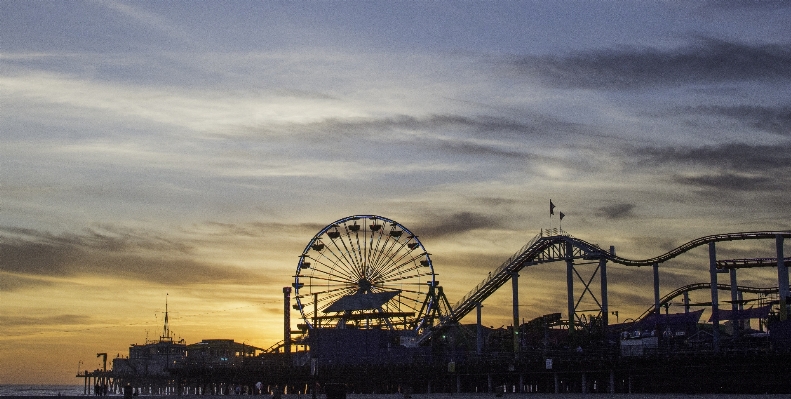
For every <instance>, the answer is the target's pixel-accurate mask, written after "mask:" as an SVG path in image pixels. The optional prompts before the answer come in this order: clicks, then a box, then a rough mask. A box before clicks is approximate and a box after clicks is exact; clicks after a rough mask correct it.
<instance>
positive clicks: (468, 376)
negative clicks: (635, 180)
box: [79, 215, 791, 393]
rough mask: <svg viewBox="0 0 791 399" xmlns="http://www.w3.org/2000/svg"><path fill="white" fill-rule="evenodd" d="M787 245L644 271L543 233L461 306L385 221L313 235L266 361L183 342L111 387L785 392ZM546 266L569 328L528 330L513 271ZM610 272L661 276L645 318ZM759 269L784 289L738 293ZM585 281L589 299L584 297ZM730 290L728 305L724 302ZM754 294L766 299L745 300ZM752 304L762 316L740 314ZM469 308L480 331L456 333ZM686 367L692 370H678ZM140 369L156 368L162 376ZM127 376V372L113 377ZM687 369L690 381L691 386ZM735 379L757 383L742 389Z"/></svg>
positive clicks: (255, 353) (652, 261)
mask: <svg viewBox="0 0 791 399" xmlns="http://www.w3.org/2000/svg"><path fill="white" fill-rule="evenodd" d="M788 238H791V231H762V232H747V233H730V234H717V235H711V236H705V237H701V238H698V239H695V240H692V241H689V242H687V243H685V244H683V245H681V246H679V247H677V248H675V249H673V250H671V251H669V252H667V253H665V254H662V255H659V256H656V257H653V258H649V259H644V260H634V259H627V258H624V257H621V256H618V255H617V254H616V251H615V248H614V247H609V248H607V249H603V248H600V247H599V246H597V245H594V244H591V243H589V242H587V241H584V240H581V239H578V238H575V237H572V236H571V235H569V234H567V233H566V232H564V231H562V230H558V229H550V230H541V231H540V232H539V233H538V234H537V235H535V237H533V238H532V239H531V240H530V241H529V242H528V243H527V244H526V245H524V246H523V247H522V248H521V249H520V250H518V251H517V252H516V253H514V254H513V255H512V256H510V257H509V258H508V259H507V260H505V261H504V262H503V263H502V264H501V265H500V266H499V267H497V268H495V269H494V270H492V272H491V273H489V274H488V276H487V277H486V278H485V279H483V281H481V282H480V283H479V284H477V285H476V286H475V287H474V288H473V289H472V290H470V291H469V292H468V293H467V294H466V295H464V296H463V297H462V298H461V299H460V300H459V301H457V302H456V303H455V304H453V305H451V303H450V302H449V301H448V299H447V298H446V296H445V294H444V290H443V288H442V286H440V284H439V281H438V280H437V279H436V276H437V275H436V273H435V271H434V265H433V264H432V261H431V254H430V253H429V252H428V251H427V249H426V248H425V247H424V245H423V243H422V242H421V241H420V240H419V238H418V236H417V235H416V234H415V233H413V232H412V231H410V230H409V229H407V228H406V227H405V226H403V225H401V224H400V223H398V222H396V221H394V220H391V219H388V218H386V217H382V216H377V215H353V216H348V217H345V218H342V219H338V220H336V221H335V222H332V223H330V224H328V225H327V226H325V227H324V228H322V229H321V230H319V231H318V232H317V233H316V234H315V235H314V236H313V237H312V238H311V239H310V241H309V242H308V244H307V245H306V246H305V248H304V250H303V251H302V253H301V254H300V255H299V260H298V262H297V267H296V272H295V275H294V280H293V284H292V285H291V286H290V287H284V288H283V294H284V339H283V340H282V341H281V342H279V343H277V344H275V345H273V346H272V347H270V348H269V349H266V350H263V349H259V348H252V347H238V348H237V346H239V344H236V343H234V342H232V341H229V342H223V343H222V344H223V345H225V346H224V348H226V349H225V351H224V352H222V353H224V354H225V357H223V358H221V359H220V358H217V359H214V358H212V356H213V355H212V354H214V353H219V352H218V348H217V347H216V346H217V345H219V344H220V343H219V342H216V341H217V340H214V341H213V340H204V341H203V342H201V343H200V344H193V345H185V344H183V343H179V345H183V346H184V347H183V348H181V347H179V348H177V349H176V351H175V352H174V350H173V348H170V347H168V348H164V349H163V350H164V351H165V352H167V353H171V354H172V353H179V354H180V355H179V360H178V361H173V359H172V358H171V357H168V360H167V365H166V366H165V367H164V368H163V369H162V370H158V371H157V373H153V374H151V375H150V376H149V375H139V374H140V373H139V372H137V371H135V372H132V371H129V370H132V369H134V370H139V369H140V368H141V366H137V368H135V367H131V368H130V367H126V370H127V371H129V372H128V373H127V374H124V375H114V374H113V372H106V371H105V372H103V374H102V376H103V378H107V377H108V376H112V377H114V378H115V381H116V382H115V386H119V384H120V383H123V382H125V381H126V382H135V383H136V384H138V385H141V386H147V387H148V389H149V390H148V392H153V391H152V388H151V387H152V386H153V385H156V384H158V386H160V392H167V393H173V392H178V393H181V392H196V393H197V392H201V393H203V392H209V393H217V392H228V390H229V389H231V386H232V385H233V384H234V383H236V382H237V381H242V382H244V383H245V384H249V385H250V386H252V385H253V384H254V382H255V380H256V379H261V378H264V377H263V376H266V377H265V378H266V379H267V381H269V383H270V386H272V385H273V384H278V385H280V386H290V387H291V389H292V391H293V390H296V391H297V392H306V391H308V390H311V389H312V388H310V387H312V386H313V384H314V383H316V382H318V381H323V382H333V381H334V382H343V383H345V384H346V385H347V386H349V387H350V389H355V390H358V391H360V392H377V391H378V392H393V391H402V389H405V388H404V387H406V386H409V387H410V388H409V389H410V390H411V389H412V388H411V387H413V386H415V387H419V386H423V387H424V389H421V388H417V390H418V391H425V392H431V391H432V384H434V385H433V386H434V388H433V389H434V390H435V391H437V390H438V391H443V390H444V391H450V392H453V391H457V392H462V391H465V390H466V391H475V392H478V391H488V392H492V391H493V389H494V387H495V386H498V385H499V384H504V385H503V386H509V387H511V388H509V389H513V391H515V392H522V391H531V392H532V391H542V392H553V391H554V392H563V391H569V392H571V391H576V392H588V391H590V390H594V391H595V390H601V391H608V392H632V391H633V382H634V383H635V384H639V385H640V387H641V388H640V389H642V390H643V391H648V392H673V391H695V392H710V391H730V392H752V391H754V390H756V389H757V391H760V392H785V393H788V392H791V386H789V385H788V384H787V382H786V381H785V378H784V377H783V376H782V375H781V373H774V374H773V373H761V372H757V371H756V370H760V369H762V368H761V367H758V366H759V365H761V366H766V367H770V368H777V370H785V369H787V368H788V367H789V366H791V362H790V361H789V360H788V359H789V358H788V353H789V352H791V320H788V318H789V315H788V312H789V309H788V308H789V306H788V305H789V300H791V298H789V278H788V269H787V266H788V264H789V262H791V258H788V257H785V255H784V252H783V249H784V248H783V247H784V241H785V240H786V239H788ZM741 240H771V241H774V243H775V249H776V257H773V258H767V257H761V258H750V259H720V258H718V256H717V248H718V244H720V243H724V242H728V241H741ZM697 247H707V248H708V255H709V256H708V265H707V266H708V273H707V276H706V278H705V280H704V281H703V282H699V283H695V284H690V285H686V286H684V287H680V288H677V289H675V290H673V291H671V292H670V293H668V294H666V295H664V296H661V295H660V294H661V292H660V284H659V281H660V279H659V278H660V270H661V268H662V266H663V265H664V264H665V263H666V262H668V261H670V260H671V259H674V258H675V257H677V256H679V255H682V254H684V253H686V252H688V251H690V250H692V249H694V248H697ZM552 263H560V264H561V266H563V268H564V269H565V272H566V273H565V275H566V281H565V283H566V284H565V285H566V290H567V292H566V298H567V299H566V301H565V302H566V303H565V309H564V310H565V312H564V313H565V316H566V317H565V318H564V317H562V316H563V315H562V314H561V313H553V314H549V315H544V316H540V317H538V318H536V319H534V320H532V321H529V322H527V323H520V315H519V308H520V305H519V293H518V287H519V284H518V279H519V273H520V272H521V271H523V270H525V269H527V268H531V267H538V266H540V265H546V264H552ZM611 264H618V265H622V266H624V267H650V268H651V269H652V271H653V306H651V308H650V309H648V310H647V311H646V312H645V313H643V314H642V315H640V316H639V317H638V318H636V319H632V320H631V321H625V322H623V323H621V322H620V320H618V316H617V315H618V312H617V311H611V309H610V308H609V295H608V276H607V268H608V265H611ZM755 267H771V268H776V269H777V280H776V281H777V284H776V285H775V284H770V286H768V287H747V286H741V285H738V281H737V272H738V271H739V270H741V269H743V268H755ZM591 269H592V271H590V270H591ZM588 271H590V274H588V275H585V273H587V272H588ZM721 276H727V278H726V279H723V278H722V277H721ZM722 280H727V281H722ZM508 281H511V292H512V297H513V308H512V311H513V324H512V326H510V327H508V328H507V329H504V330H503V331H499V330H494V329H489V328H485V327H484V326H482V324H481V307H482V303H483V302H484V301H485V300H486V299H487V298H488V297H489V296H490V295H492V294H493V293H495V292H496V291H497V290H499V289H500V288H502V287H503V286H504V285H506V284H507V283H508ZM594 281H597V282H598V283H599V287H595V284H594ZM578 282H581V284H582V287H581V288H580V287H579V286H577V287H575V284H577V283H578ZM701 290H703V291H704V292H706V293H707V296H706V298H705V301H704V302H700V303H692V302H690V293H692V292H695V291H701ZM720 291H726V292H729V293H730V297H729V298H728V299H727V300H723V301H721V300H720ZM292 293H293V297H294V302H295V303H293V304H292V302H291V295H292ZM745 294H748V295H758V298H757V299H745V298H744V295H745ZM679 296H682V297H683V303H682V304H683V306H684V312H683V313H677V314H670V313H669V312H668V307H669V306H670V304H671V301H673V300H675V299H676V298H678V297H679ZM583 299H586V306H585V307H589V306H590V303H591V302H592V303H593V304H595V305H594V307H595V309H592V310H591V309H581V307H580V306H581V303H582V302H583ZM751 301H758V302H757V304H758V305H759V306H758V307H757V308H756V307H751V308H749V309H745V307H744V305H745V304H746V303H749V302H751ZM721 302H723V303H727V305H726V306H721ZM693 307H694V308H701V307H702V308H705V309H708V310H709V311H710V319H709V323H702V322H700V320H699V319H700V317H701V314H702V313H703V309H699V310H694V311H692V310H691V308H693ZM662 309H664V310H665V314H664V315H663V314H662ZM292 310H295V311H297V312H299V315H300V317H301V321H300V322H299V323H298V324H297V327H298V328H297V330H292V327H291V326H292V324H291V319H290V317H291V312H292ZM473 310H475V311H476V314H477V320H476V321H477V322H476V324H475V325H470V326H465V325H462V324H461V321H462V319H464V318H465V316H467V315H469V314H470V313H471V312H472V311H473ZM610 315H615V316H616V323H615V324H612V323H610V320H609V316H610ZM751 319H758V320H759V326H760V329H759V331H755V330H751V329H749V328H748V327H746V326H747V325H748V324H747V323H748V322H749V320H751ZM723 322H725V323H723ZM764 326H766V327H767V328H768V331H764V329H763V327H764ZM725 327H728V328H730V330H728V328H725ZM468 342H474V344H468ZM152 345H154V344H152ZM157 345H160V346H162V345H164V344H162V343H160V344H157ZM168 345H176V343H172V342H171V343H168ZM166 346H167V345H166ZM228 348H230V349H228ZM132 349H135V350H139V349H140V348H137V346H133V348H131V349H130V353H131V351H132ZM155 351H156V350H154V352H155ZM141 353H142V352H141ZM229 353H230V356H229ZM682 355H683V356H687V357H684V358H683V359H682V360H679V359H681V358H679V356H682ZM689 356H692V357H689ZM229 359H230V360H229ZM234 359H236V360H234ZM116 360H118V359H116ZM142 361H145V362H146V363H145V364H146V367H148V365H149V364H155V363H156V362H155V361H154V360H152V359H148V358H146V359H143V360H140V361H139V362H142ZM124 362H125V363H124ZM130 362H131V360H123V359H122V360H121V361H119V365H120V364H122V363H123V364H126V365H127V366H128V365H129V364H130ZM115 363H116V362H115V361H114V366H115ZM141 364H142V363H141ZM163 364H164V363H163ZM671 365H672V367H675V368H676V369H677V370H676V371H674V373H675V374H673V376H670V377H672V378H669V379H664V380H661V382H656V381H660V380H656V378H655V377H656V376H657V375H661V374H662V373H664V372H665V371H664V370H666V369H668V367H670V366H671ZM698 365H700V366H702V365H705V366H706V370H708V371H706V372H703V373H702V372H698V371H694V373H692V370H700V367H697V366H698ZM690 367H691V368H690ZM114 368H115V367H114ZM686 368H690V373H692V374H690V373H685V372H684V370H686ZM764 368H765V367H764ZM120 369H121V368H119V370H120ZM146 370H148V368H146ZM416 370H423V371H425V373H423V372H416ZM462 370H463V371H462ZM679 370H681V371H679ZM108 373H109V374H108ZM135 373H137V374H135ZM372 373H373V374H372ZM679 373H680V374H679ZM97 375H98V374H97ZM462 375H464V376H465V379H464V383H462ZM690 375H693V376H694V378H693V377H690ZM735 375H739V376H740V377H745V376H747V377H749V378H752V379H753V380H752V381H750V382H743V381H742V380H739V379H735V378H734V376H735ZM90 376H91V374H89V373H88V372H85V374H84V375H79V377H84V378H86V386H87V381H88V378H89V377H90ZM94 377H95V376H94ZM371 377H375V378H373V379H372V378H371ZM151 378H154V379H158V380H157V381H159V382H156V383H153V382H151V381H152V380H151ZM674 378H676V379H674ZM695 378H697V379H695ZM163 379H164V380H163ZM452 380H455V387H454V386H453V385H454V383H452V382H449V381H452ZM528 380H530V381H532V382H530V383H528ZM759 380H760V381H759ZM516 381H518V383H517V382H516ZM580 381H581V382H580ZM597 381H599V383H598V385H597ZM146 384H147V385H146ZM751 384H752V385H751ZM162 386H165V388H161V387H162ZM605 386H606V388H604V387H605ZM753 386H757V387H758V388H755V389H753V388H752V387H753ZM300 387H302V388H300ZM596 387H599V388H596ZM162 389H164V391H163V390H162Z"/></svg>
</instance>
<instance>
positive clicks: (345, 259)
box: [331, 237, 360, 281]
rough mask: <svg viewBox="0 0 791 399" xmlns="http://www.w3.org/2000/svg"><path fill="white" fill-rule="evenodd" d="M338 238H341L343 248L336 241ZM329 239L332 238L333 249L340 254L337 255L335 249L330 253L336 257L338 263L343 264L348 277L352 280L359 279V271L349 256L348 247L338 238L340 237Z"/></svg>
mask: <svg viewBox="0 0 791 399" xmlns="http://www.w3.org/2000/svg"><path fill="white" fill-rule="evenodd" d="M339 239H340V240H341V243H342V244H344V245H343V247H344V249H341V248H340V247H339V246H338V242H337V241H338V240H339ZM331 240H332V245H333V246H334V247H335V249H336V250H337V251H338V253H339V254H340V255H338V254H337V253H335V251H332V255H333V256H334V257H335V258H336V259H338V262H339V263H341V264H343V265H344V267H345V268H346V270H347V273H348V274H349V275H350V278H351V279H352V280H354V281H357V280H359V279H360V277H359V273H358V269H359V268H358V267H357V266H356V264H355V261H354V259H353V258H352V257H351V256H350V254H349V251H348V249H346V243H345V242H343V239H342V238H340V237H338V238H335V239H331Z"/></svg>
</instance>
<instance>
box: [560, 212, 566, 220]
mask: <svg viewBox="0 0 791 399" xmlns="http://www.w3.org/2000/svg"><path fill="white" fill-rule="evenodd" d="M563 216H566V215H564V214H563V212H560V220H563Z"/></svg>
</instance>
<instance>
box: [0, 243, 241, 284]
mask: <svg viewBox="0 0 791 399" xmlns="http://www.w3.org/2000/svg"><path fill="white" fill-rule="evenodd" d="M0 234H2V242H0V259H3V262H0V272H3V273H4V274H7V275H12V276H15V277H12V278H11V280H8V279H6V278H4V279H3V280H4V281H5V282H4V283H3V284H2V285H0V288H2V289H3V290H4V291H5V290H9V291H10V290H16V289H21V288H26V287H31V286H36V285H39V286H40V285H42V284H51V283H50V282H46V281H41V280H38V279H36V278H35V276H49V277H61V276H78V275H98V276H112V277H115V278H121V279H132V280H139V281H148V282H152V283H160V284H172V283H179V284H184V285H189V284H200V283H213V282H229V281H234V282H238V283H240V284H241V283H243V282H244V281H248V280H250V279H252V278H254V277H255V276H251V273H250V272H249V271H244V270H241V269H238V268H235V267H229V266H227V265H213V264H208V263H205V262H202V261H200V260H196V259H193V257H192V256H190V255H189V254H188V253H187V252H185V251H184V248H186V247H187V246H185V245H183V244H178V243H175V242H169V241H168V240H164V241H163V240H161V239H153V240H151V241H146V240H145V239H144V238H143V237H144V236H142V235H138V236H135V237H134V238H133V239H129V240H127V239H124V238H122V237H106V236H104V235H102V234H98V233H96V232H93V231H88V232H86V233H85V234H83V235H75V234H64V235H52V234H49V233H43V232H37V231H34V230H24V229H15V228H6V229H1V230H0ZM143 249H146V250H143Z"/></svg>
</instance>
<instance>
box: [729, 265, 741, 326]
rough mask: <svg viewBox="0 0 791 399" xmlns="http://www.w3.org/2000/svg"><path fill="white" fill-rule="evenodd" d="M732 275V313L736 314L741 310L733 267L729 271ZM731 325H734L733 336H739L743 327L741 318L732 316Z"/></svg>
mask: <svg viewBox="0 0 791 399" xmlns="http://www.w3.org/2000/svg"><path fill="white" fill-rule="evenodd" d="M728 273H729V274H730V277H731V313H732V314H733V315H734V316H735V315H737V314H738V310H739V288H738V285H737V282H736V269H735V268H732V269H730V270H729V271H728ZM731 326H732V327H733V337H734V338H738V337H739V331H740V330H741V327H742V321H741V319H736V318H734V317H732V318H731Z"/></svg>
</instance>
